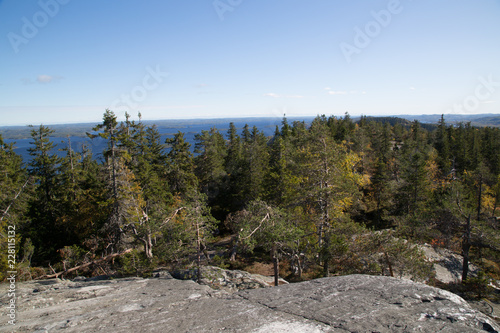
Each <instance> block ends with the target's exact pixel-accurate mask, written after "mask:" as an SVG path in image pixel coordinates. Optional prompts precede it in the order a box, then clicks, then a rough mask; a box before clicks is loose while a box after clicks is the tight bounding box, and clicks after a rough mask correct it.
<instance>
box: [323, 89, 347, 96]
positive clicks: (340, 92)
mask: <svg viewBox="0 0 500 333" xmlns="http://www.w3.org/2000/svg"><path fill="white" fill-rule="evenodd" d="M347 94H348V92H347V91H340V90H339V91H335V90H330V91H328V95H347Z"/></svg>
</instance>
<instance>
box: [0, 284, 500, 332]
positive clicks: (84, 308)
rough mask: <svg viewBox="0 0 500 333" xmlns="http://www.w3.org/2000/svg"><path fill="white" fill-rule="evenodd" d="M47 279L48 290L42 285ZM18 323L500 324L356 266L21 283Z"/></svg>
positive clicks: (101, 327)
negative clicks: (257, 274) (241, 275)
mask: <svg viewBox="0 0 500 333" xmlns="http://www.w3.org/2000/svg"><path fill="white" fill-rule="evenodd" d="M34 289H38V292H33V290H34ZM16 295H17V302H16V325H15V326H11V325H8V324H7V320H8V318H7V311H5V307H6V305H7V303H8V301H9V296H8V286H7V285H5V284H3V285H0V303H1V306H0V307H1V308H2V309H3V310H2V311H0V321H1V322H2V325H0V332H14V331H15V332H58V331H64V332H65V333H66V332H88V333H93V332H221V331H224V332H499V331H500V328H499V326H498V325H497V324H496V323H495V322H494V321H493V320H491V319H489V318H488V317H487V316H485V315H483V314H481V313H480V312H476V311H475V310H473V309H472V308H471V307H470V306H469V305H468V304H467V302H465V301H464V300H463V299H462V298H460V297H458V296H456V295H455V294H452V293H449V292H446V291H443V290H440V289H436V288H433V287H429V286H426V285H424V284H419V283H414V282H411V281H407V280H400V279H395V278H389V277H382V276H366V275H350V276H343V277H331V278H323V279H317V280H313V281H308V282H302V283H295V284H288V285H282V286H279V287H272V288H260V289H251V290H242V291H239V292H236V293H228V292H226V291H224V290H214V289H212V288H210V287H209V286H207V285H200V284H197V283H195V282H193V281H189V280H187V281H182V280H176V279H169V278H151V279H142V278H126V279H112V280H99V281H87V282H84V281H78V282H73V281H66V280H52V281H51V282H50V283H47V282H46V281H40V282H29V283H18V284H17V285H16Z"/></svg>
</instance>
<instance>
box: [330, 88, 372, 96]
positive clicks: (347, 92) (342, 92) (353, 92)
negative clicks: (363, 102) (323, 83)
mask: <svg viewBox="0 0 500 333" xmlns="http://www.w3.org/2000/svg"><path fill="white" fill-rule="evenodd" d="M324 90H326V91H327V94H328V95H356V94H362V95H365V94H366V91H364V90H363V91H361V92H359V91H357V90H332V88H330V87H326V88H325V89H324Z"/></svg>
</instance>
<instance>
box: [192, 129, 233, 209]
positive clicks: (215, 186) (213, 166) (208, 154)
mask: <svg viewBox="0 0 500 333" xmlns="http://www.w3.org/2000/svg"><path fill="white" fill-rule="evenodd" d="M195 140H196V145H195V153H196V154H198V155H197V156H196V158H195V165H196V169H195V171H196V176H197V177H198V180H199V183H200V191H201V192H202V193H204V194H206V195H207V198H208V204H209V206H210V207H212V212H214V213H217V214H218V215H219V216H220V217H221V218H223V216H224V215H225V214H227V211H225V210H224V208H223V205H224V201H223V199H224V198H223V195H222V193H223V191H224V183H225V180H226V177H227V174H226V170H225V168H224V163H225V159H226V156H227V147H226V143H225V140H224V137H223V136H222V134H221V133H219V131H217V129H216V128H214V127H213V128H211V129H210V131H205V130H204V131H202V132H201V134H197V135H195Z"/></svg>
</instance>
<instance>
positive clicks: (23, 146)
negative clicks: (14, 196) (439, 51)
mask: <svg viewBox="0 0 500 333" xmlns="http://www.w3.org/2000/svg"><path fill="white" fill-rule="evenodd" d="M391 117H395V118H402V119H406V120H409V121H413V120H418V121H420V122H421V123H423V124H434V123H437V122H438V121H439V120H440V119H441V115H440V114H434V115H398V116H391ZM370 118H371V119H377V117H370ZM381 118H386V117H381ZM444 118H445V121H446V123H448V124H456V123H460V122H464V123H465V122H471V124H472V125H474V126H500V114H477V115H473V114H471V115H467V114H447V115H444ZM313 119H314V117H300V118H299V117H290V118H288V122H289V123H290V124H292V123H293V122H294V121H304V122H305V123H306V124H310V123H311V121H312V120H313ZM358 119H359V117H356V118H354V117H353V120H354V121H356V120H358ZM230 122H233V123H234V124H235V126H236V128H237V129H238V134H241V130H242V128H243V127H244V126H245V124H248V125H249V126H250V128H252V127H253V126H257V128H258V129H259V130H260V131H263V132H264V134H265V135H266V136H272V135H273V134H274V130H275V128H276V126H280V125H281V122H282V118H278V117H269V118H221V119H186V120H155V121H152V120H145V121H143V123H144V124H145V125H146V126H152V125H156V126H157V128H158V131H159V132H160V134H161V136H162V142H165V139H166V138H169V137H173V135H174V134H175V133H177V132H178V131H180V132H183V133H184V136H185V138H186V140H187V141H188V142H189V143H190V144H191V149H192V150H193V149H194V144H195V140H194V136H195V135H196V134H199V133H201V131H202V130H209V129H210V128H212V127H215V128H216V129H217V130H219V132H221V133H222V134H223V135H226V133H227V130H228V129H229V123H230ZM96 124H97V123H84V124H58V125H47V126H48V127H50V128H51V129H53V130H55V133H54V137H52V138H51V140H52V141H53V142H54V143H55V144H56V147H57V148H56V151H55V152H56V153H57V154H59V155H60V156H62V155H64V152H61V151H58V150H57V149H62V148H64V147H66V146H67V141H68V137H69V138H70V139H71V146H72V148H73V149H74V150H76V151H82V146H83V145H87V146H88V147H90V148H91V150H92V152H93V154H94V157H95V158H97V159H99V158H101V157H102V151H103V150H104V149H105V147H106V142H105V140H103V139H100V138H97V139H94V140H91V139H89V138H88V137H87V136H86V133H87V132H91V131H92V128H93V127H94V126H96ZM30 132H31V128H29V127H28V126H5V127H0V134H1V135H2V137H3V138H4V141H6V142H7V143H10V142H14V143H15V151H16V153H18V154H20V155H21V156H22V157H23V159H24V160H25V161H28V160H29V158H30V156H29V154H28V148H29V147H30V146H31V144H30V142H31V141H32V139H31V136H30Z"/></svg>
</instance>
